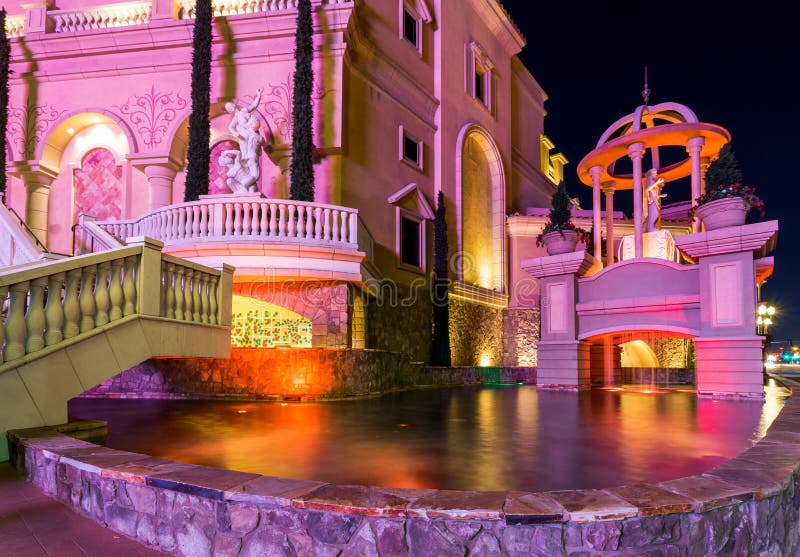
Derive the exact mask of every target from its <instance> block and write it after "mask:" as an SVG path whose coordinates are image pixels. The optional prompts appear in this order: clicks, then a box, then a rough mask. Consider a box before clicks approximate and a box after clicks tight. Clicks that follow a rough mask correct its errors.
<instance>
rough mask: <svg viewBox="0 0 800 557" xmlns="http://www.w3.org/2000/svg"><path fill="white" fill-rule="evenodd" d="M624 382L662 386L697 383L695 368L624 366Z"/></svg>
mask: <svg viewBox="0 0 800 557" xmlns="http://www.w3.org/2000/svg"><path fill="white" fill-rule="evenodd" d="M622 382H623V383H625V384H636V385H642V384H643V385H647V384H654V385H660V386H667V385H696V384H697V382H696V379H695V372H694V368H692V369H687V368H652V367H623V368H622Z"/></svg>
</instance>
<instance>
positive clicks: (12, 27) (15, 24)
mask: <svg viewBox="0 0 800 557" xmlns="http://www.w3.org/2000/svg"><path fill="white" fill-rule="evenodd" d="M24 34H25V16H24V15H11V16H7V17H6V36H7V37H9V38H10V37H21V36H22V35H24Z"/></svg>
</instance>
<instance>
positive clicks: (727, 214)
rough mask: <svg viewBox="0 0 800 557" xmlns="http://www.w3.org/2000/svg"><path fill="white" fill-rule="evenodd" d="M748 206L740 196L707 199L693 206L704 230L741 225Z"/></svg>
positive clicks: (745, 216)
mask: <svg viewBox="0 0 800 557" xmlns="http://www.w3.org/2000/svg"><path fill="white" fill-rule="evenodd" d="M749 210H750V206H749V205H748V204H747V203H745V200H744V199H743V198H741V197H726V198H725V199H717V200H715V201H709V202H708V203H704V204H702V205H700V206H698V207H696V208H695V210H694V212H695V215H696V216H697V218H699V219H700V220H701V221H702V223H703V226H704V227H705V229H706V231H708V230H717V229H718V228H726V227H728V226H742V225H743V224H744V223H745V220H746V219H747V212H748V211H749Z"/></svg>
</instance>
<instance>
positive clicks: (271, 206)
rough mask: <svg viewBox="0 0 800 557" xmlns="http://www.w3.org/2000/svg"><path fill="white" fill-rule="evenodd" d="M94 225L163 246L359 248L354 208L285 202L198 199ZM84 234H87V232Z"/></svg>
mask: <svg viewBox="0 0 800 557" xmlns="http://www.w3.org/2000/svg"><path fill="white" fill-rule="evenodd" d="M94 224H95V225H96V226H97V227H99V228H100V229H102V230H104V231H105V232H106V233H108V234H110V235H111V236H113V237H114V238H116V239H117V240H120V241H125V240H126V239H127V238H130V237H133V236H148V237H151V238H155V239H157V240H159V241H161V242H164V244H165V245H167V246H174V245H181V244H187V243H195V242H197V241H198V240H200V241H202V242H215V241H218V242H240V241H257V242H265V243H266V242H275V243H303V244H311V245H320V246H328V247H337V246H341V247H347V248H352V249H358V211H357V210H356V209H350V208H347V207H339V206H335V205H323V204H321V203H309V202H303V201H290V200H288V199H264V198H261V197H256V196H251V197H247V196H243V197H217V196H208V197H205V198H204V199H201V200H200V201H192V202H189V203H179V204H176V205H168V206H166V207H161V208H159V209H156V210H154V211H151V212H149V213H145V214H144V215H143V216H141V217H139V218H138V219H135V220H121V221H104V222H99V221H98V222H95V223H94ZM87 231H88V232H89V233H90V234H91V230H87ZM83 243H85V244H91V242H89V241H85V242H83ZM102 243H103V242H101V244H102ZM98 249H105V248H104V247H103V246H100V247H99V248H98Z"/></svg>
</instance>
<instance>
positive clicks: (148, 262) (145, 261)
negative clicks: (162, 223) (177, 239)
mask: <svg viewBox="0 0 800 557" xmlns="http://www.w3.org/2000/svg"><path fill="white" fill-rule="evenodd" d="M128 245H130V246H141V248H142V255H141V257H140V258H137V257H136V256H134V258H133V259H134V265H135V263H136V259H139V267H138V269H137V272H136V289H135V297H136V298H135V299H136V300H137V301H138V303H137V304H136V306H135V307H136V308H137V309H136V310H135V311H138V313H139V314H141V315H152V316H156V317H160V316H161V259H162V256H161V250H162V249H163V248H164V244H163V243H162V242H159V241H158V240H154V239H153V238H146V237H142V236H139V237H137V238H131V241H130V242H128ZM125 262H126V270H127V258H126V260H125ZM126 280H127V277H126ZM124 289H125V285H124V283H123V290H124ZM127 298H128V296H127V294H126V296H125V302H126V303H125V307H126V308H127V307H128V304H127V301H128V300H127ZM125 315H128V313H127V309H126V312H125Z"/></svg>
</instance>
